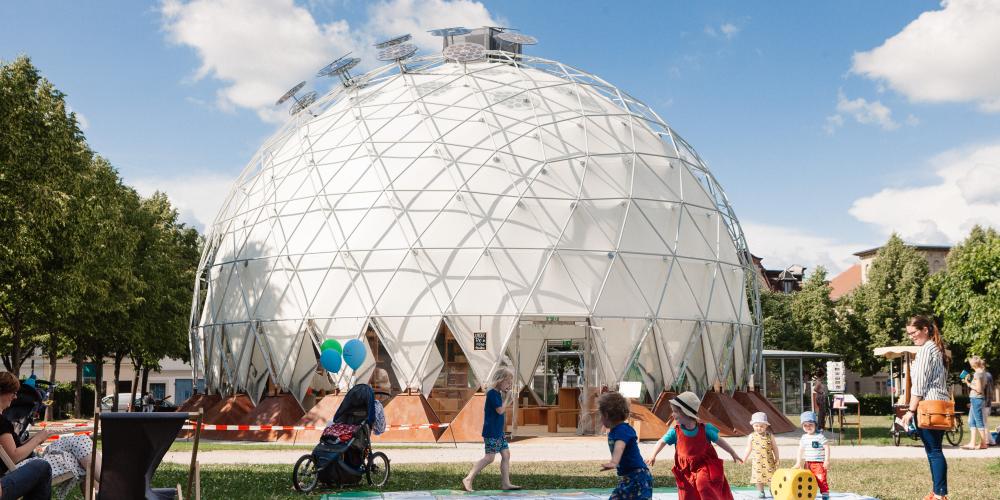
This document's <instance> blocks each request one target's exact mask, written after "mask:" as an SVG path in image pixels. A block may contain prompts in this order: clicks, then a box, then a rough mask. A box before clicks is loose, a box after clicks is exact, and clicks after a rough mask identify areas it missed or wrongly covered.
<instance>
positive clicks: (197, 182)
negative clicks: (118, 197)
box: [128, 172, 235, 231]
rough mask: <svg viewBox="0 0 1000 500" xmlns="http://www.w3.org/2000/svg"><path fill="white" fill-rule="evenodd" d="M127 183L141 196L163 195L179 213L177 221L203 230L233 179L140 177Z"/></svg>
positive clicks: (210, 175)
mask: <svg viewBox="0 0 1000 500" xmlns="http://www.w3.org/2000/svg"><path fill="white" fill-rule="evenodd" d="M128 182H129V184H131V185H132V186H133V187H134V188H135V190H136V191H138V192H139V194H141V195H142V196H150V195H152V194H153V193H154V192H156V191H161V192H163V193H166V194H167V197H168V198H170V202H171V203H172V204H173V205H174V208H176V209H177V211H178V212H179V213H180V219H181V222H185V223H187V224H189V225H191V226H193V227H196V228H198V229H199V230H202V231H203V230H204V229H205V228H207V227H208V226H209V225H211V224H212V221H214V220H215V216H216V215H217V214H218V212H219V208H221V206H222V202H223V201H225V198H226V195H227V194H228V193H229V189H230V188H231V187H232V186H233V183H234V182H235V177H231V176H227V175H221V174H216V173H211V172H201V173H196V174H192V175H184V176H178V177H140V178H137V179H128Z"/></svg>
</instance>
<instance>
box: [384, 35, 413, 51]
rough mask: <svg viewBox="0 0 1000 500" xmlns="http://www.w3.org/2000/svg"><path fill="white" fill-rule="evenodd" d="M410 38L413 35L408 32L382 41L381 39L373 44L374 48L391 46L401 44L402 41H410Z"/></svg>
mask: <svg viewBox="0 0 1000 500" xmlns="http://www.w3.org/2000/svg"><path fill="white" fill-rule="evenodd" d="M411 38H413V37H412V36H410V34H409V33H407V34H405V35H399V36H397V37H394V38H390V39H388V40H384V41H381V42H379V43H376V44H375V48H376V49H384V48H386V47H392V46H393V45H399V44H401V43H403V42H408V41H410V39H411Z"/></svg>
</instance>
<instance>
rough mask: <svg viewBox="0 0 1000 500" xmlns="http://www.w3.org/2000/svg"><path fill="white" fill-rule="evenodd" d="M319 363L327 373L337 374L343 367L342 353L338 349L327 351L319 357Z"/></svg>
mask: <svg viewBox="0 0 1000 500" xmlns="http://www.w3.org/2000/svg"><path fill="white" fill-rule="evenodd" d="M319 363H320V364H321V365H323V368H324V369H326V371H328V372H330V373H337V372H339V371H340V366H341V360H340V353H339V352H337V350H336V349H327V350H325V351H323V353H322V354H320V355H319Z"/></svg>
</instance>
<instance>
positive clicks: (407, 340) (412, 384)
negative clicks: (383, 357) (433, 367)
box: [376, 316, 441, 390]
mask: <svg viewBox="0 0 1000 500" xmlns="http://www.w3.org/2000/svg"><path fill="white" fill-rule="evenodd" d="M376 323H377V324H379V325H380V326H379V327H378V328H377V330H378V332H379V337H380V338H381V340H382V341H383V342H384V343H385V347H386V350H387V351H389V352H390V353H392V364H393V368H394V369H395V372H396V377H397V378H398V379H399V383H400V384H401V386H402V387H401V388H402V389H404V390H405V389H407V388H412V389H420V384H421V380H420V376H419V368H420V366H421V365H422V364H423V362H424V361H426V356H427V352H428V350H429V349H430V348H431V347H432V345H431V344H432V343H433V341H434V334H436V333H437V331H438V327H439V325H440V324H441V317H440V316H381V317H379V318H377V321H376Z"/></svg>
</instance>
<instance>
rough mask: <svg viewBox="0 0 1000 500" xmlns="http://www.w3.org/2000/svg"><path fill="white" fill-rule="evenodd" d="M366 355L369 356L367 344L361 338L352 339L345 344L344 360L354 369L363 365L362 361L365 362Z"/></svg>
mask: <svg viewBox="0 0 1000 500" xmlns="http://www.w3.org/2000/svg"><path fill="white" fill-rule="evenodd" d="M365 356H367V353H366V351H365V344H364V343H363V342H361V341H360V340H358V339H351V340H348V341H347V343H346V344H344V362H345V363H347V366H350V367H351V369H352V370H357V369H358V368H360V367H361V363H364V362H365Z"/></svg>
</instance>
